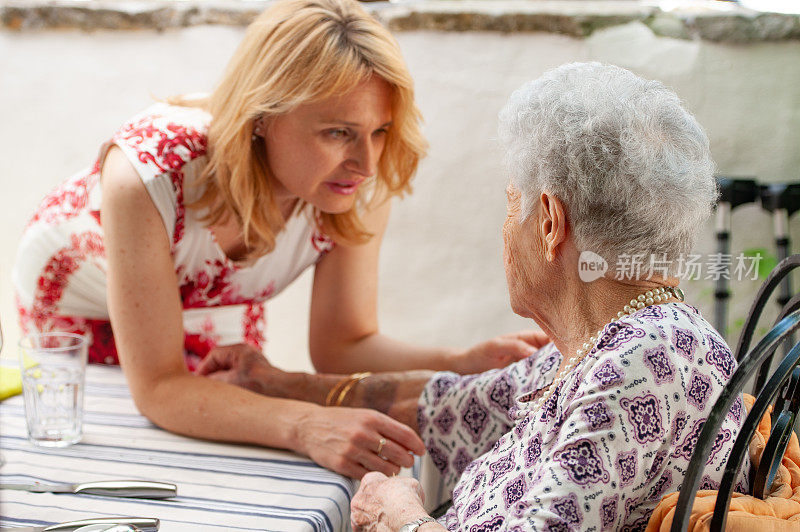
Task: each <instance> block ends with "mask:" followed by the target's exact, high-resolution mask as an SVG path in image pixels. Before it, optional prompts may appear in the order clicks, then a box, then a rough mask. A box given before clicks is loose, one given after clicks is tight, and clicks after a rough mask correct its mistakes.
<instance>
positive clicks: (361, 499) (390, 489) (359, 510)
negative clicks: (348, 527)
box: [350, 473, 428, 532]
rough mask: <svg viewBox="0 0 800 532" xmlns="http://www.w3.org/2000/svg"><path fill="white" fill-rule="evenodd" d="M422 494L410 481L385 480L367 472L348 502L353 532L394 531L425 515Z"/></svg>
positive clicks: (404, 479) (415, 484)
mask: <svg viewBox="0 0 800 532" xmlns="http://www.w3.org/2000/svg"><path fill="white" fill-rule="evenodd" d="M424 501H425V494H424V493H423V492H422V487H421V486H420V484H419V482H417V481H416V480H414V479H413V478H402V477H393V478H388V477H386V475H384V474H382V473H370V474H368V475H366V476H365V477H364V478H363V479H361V486H360V487H359V489H358V493H356V495H355V497H353V500H352V501H351V502H350V524H352V525H353V530H354V531H355V532H366V531H369V532H373V531H374V532H388V531H391V532H394V531H396V530H398V529H400V527H402V526H403V525H404V524H405V523H408V522H411V521H413V520H415V519H419V518H420V517H423V516H426V515H428V514H427V512H425V510H424V509H423V507H422V505H423V503H424Z"/></svg>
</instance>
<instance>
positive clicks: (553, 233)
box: [539, 192, 568, 262]
mask: <svg viewBox="0 0 800 532" xmlns="http://www.w3.org/2000/svg"><path fill="white" fill-rule="evenodd" d="M539 201H540V203H541V223H540V225H539V226H540V230H541V237H542V239H543V241H544V252H545V258H546V259H547V262H553V261H554V260H555V259H556V257H557V256H558V253H559V248H560V246H561V244H562V243H563V242H564V241H565V240H566V238H567V231H568V226H567V213H566V210H565V209H564V204H563V203H562V202H561V200H560V199H558V198H557V197H556V196H553V195H552V194H549V193H547V192H542V194H541V196H539Z"/></svg>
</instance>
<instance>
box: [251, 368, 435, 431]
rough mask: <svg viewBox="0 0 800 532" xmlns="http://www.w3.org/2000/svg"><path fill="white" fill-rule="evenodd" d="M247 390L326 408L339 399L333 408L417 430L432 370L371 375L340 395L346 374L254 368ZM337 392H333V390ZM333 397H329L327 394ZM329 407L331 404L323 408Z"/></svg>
mask: <svg viewBox="0 0 800 532" xmlns="http://www.w3.org/2000/svg"><path fill="white" fill-rule="evenodd" d="M253 371H254V373H253V375H252V379H251V382H252V383H253V384H252V385H251V386H248V387H249V388H250V389H251V390H253V391H255V392H258V393H260V394H263V395H269V396H272V397H281V398H285V399H294V400H298V401H307V402H311V403H316V404H318V405H323V406H326V402H327V401H328V399H329V398H332V399H334V400H336V399H338V398H339V397H340V396H341V398H342V402H341V403H339V404H336V406H349V407H355V408H371V409H373V410H377V411H379V412H382V413H384V414H386V415H388V416H390V417H392V418H394V419H396V420H398V421H400V422H401V423H403V424H405V425H408V426H409V427H411V428H412V429H414V430H415V431H416V430H417V403H418V401H419V397H420V395H421V394H422V390H423V389H424V388H425V385H426V384H427V382H428V381H429V380H430V378H431V376H432V375H433V372H432V371H428V370H415V371H401V372H391V373H374V374H372V375H369V376H368V377H366V378H363V379H361V380H360V381H357V382H354V383H353V385H352V386H351V387H350V388H349V389H348V390H347V392H346V393H344V394H341V388H342V387H341V384H342V382H343V380H347V379H348V378H349V376H348V375H329V374H309V373H287V372H283V371H280V370H276V369H275V368H272V367H268V366H262V367H257V368H254V370H253ZM337 386H338V387H339V388H340V390H334V388H337ZM332 391H333V392H337V391H338V393H334V396H333V397H331V392H332ZM327 406H332V405H327Z"/></svg>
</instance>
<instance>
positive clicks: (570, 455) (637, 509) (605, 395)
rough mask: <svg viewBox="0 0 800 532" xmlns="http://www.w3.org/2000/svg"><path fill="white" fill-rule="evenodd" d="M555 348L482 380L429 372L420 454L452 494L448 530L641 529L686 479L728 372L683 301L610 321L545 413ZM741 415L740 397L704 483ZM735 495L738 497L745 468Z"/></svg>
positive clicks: (721, 353) (717, 469)
mask: <svg viewBox="0 0 800 532" xmlns="http://www.w3.org/2000/svg"><path fill="white" fill-rule="evenodd" d="M560 361H561V354H560V353H559V352H558V350H556V349H555V347H554V346H553V344H549V345H548V346H545V347H544V348H542V349H541V350H539V351H538V352H537V353H536V354H534V355H533V356H531V357H530V358H528V359H526V360H522V361H520V362H518V363H516V364H513V365H511V366H508V367H507V368H504V369H500V370H492V371H489V372H486V373H482V374H480V375H469V376H459V375H456V374H454V373H449V372H442V373H437V374H436V375H434V377H433V378H432V379H431V380H430V381H429V382H428V384H427V386H426V387H425V390H424V391H423V394H422V396H421V397H420V403H419V412H418V420H419V428H420V434H421V435H422V439H423V440H424V441H425V443H426V445H427V447H428V452H429V453H430V456H431V458H432V460H433V462H434V464H435V465H436V467H437V468H438V469H439V471H441V473H442V475H443V478H444V482H445V483H446V487H447V488H448V489H450V488H451V487H454V489H453V500H454V504H453V507H452V508H451V509H450V511H449V512H448V513H447V515H445V516H444V517H443V518H442V519H441V522H442V524H443V525H445V526H446V527H447V528H448V529H449V530H469V531H480V530H487V531H488V530H493V531H494V530H515V531H516V530H518V531H529V530H530V531H555V530H594V531H602V530H644V528H645V527H646V525H647V521H648V519H649V517H650V514H651V513H652V511H653V509H654V508H655V507H656V505H657V504H658V502H659V500H660V499H661V497H662V496H663V495H665V494H667V493H671V492H675V491H677V490H678V488H679V487H680V484H681V481H682V480H683V476H684V472H685V471H686V468H687V466H688V464H689V459H690V458H691V455H692V450H693V449H694V445H695V443H696V441H697V437H698V435H699V433H700V429H701V427H702V425H703V422H704V421H705V419H706V417H707V416H708V414H709V412H710V410H711V407H712V405H713V404H714V401H715V400H716V398H717V396H718V395H719V393H720V392H721V391H722V387H723V385H724V384H725V383H726V382H727V381H728V379H729V378H730V376H731V375H732V373H733V371H734V369H735V368H736V362H735V360H734V357H733V355H732V354H731V351H730V349H728V347H727V345H726V344H725V341H724V340H723V339H722V338H721V337H720V335H719V334H718V333H717V332H716V331H715V330H714V328H713V327H712V326H711V325H710V324H709V323H708V322H707V321H706V320H705V319H703V317H702V316H701V315H700V313H699V312H698V311H697V309H695V308H693V307H691V306H689V305H686V304H683V303H666V304H662V305H655V306H651V307H646V308H644V309H642V310H640V311H639V312H636V313H635V314H634V315H632V316H626V317H624V318H622V319H621V320H619V321H617V322H615V323H612V324H609V325H607V326H606V327H605V328H604V329H603V332H602V334H601V337H600V341H599V342H598V344H597V346H596V347H595V348H594V349H592V351H590V352H589V354H588V355H587V356H586V357H585V358H584V359H583V361H582V362H581V363H580V364H579V365H578V366H577V367H576V368H575V369H574V370H573V371H572V372H571V373H570V374H569V375H568V376H567V377H566V378H565V379H564V380H563V381H562V383H561V385H559V386H557V387H556V390H555V392H554V393H553V395H552V396H551V397H550V398H549V399H548V400H547V401H546V402H545V404H544V405H543V407H542V409H541V410H540V411H538V412H532V411H530V410H529V408H531V407H532V404H533V403H531V402H530V400H531V399H533V398H535V397H536V396H537V392H538V391H539V390H540V389H541V388H543V387H545V386H547V385H548V384H549V383H550V382H551V381H552V380H553V379H554V377H555V373H556V372H557V371H558V367H559V365H560ZM743 421H744V405H743V403H742V400H741V398H739V399H738V400H737V401H736V402H735V403H734V405H733V408H732V409H731V412H730V414H729V415H728V417H727V418H726V419H725V422H724V424H723V425H722V428H721V430H720V432H719V435H718V436H717V441H716V444H715V445H714V448H713V450H712V452H711V455H710V457H709V460H708V462H707V464H706V468H705V474H704V476H703V481H702V485H701V487H704V488H715V487H717V486H718V485H719V481H720V479H721V478H722V473H723V471H724V468H723V464H724V463H725V459H726V458H727V456H728V453H729V452H730V449H731V447H732V446H733V441H734V439H735V437H736V435H737V434H738V432H739V428H740V427H741V424H742V422H743ZM742 470H743V471H744V472H745V473H744V474H741V475H740V478H739V481H738V483H737V491H745V489H744V486H746V485H747V484H746V480H747V479H746V475H747V474H746V472H748V471H749V463H746V464H744V466H743V468H742Z"/></svg>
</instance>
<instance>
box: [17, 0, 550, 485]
mask: <svg viewBox="0 0 800 532" xmlns="http://www.w3.org/2000/svg"><path fill="white" fill-rule="evenodd" d="M419 120H420V117H419V113H418V110H417V108H416V105H415V103H414V94H413V84H412V80H411V78H410V76H409V73H408V70H407V68H406V66H405V64H404V62H403V59H402V57H401V54H400V51H399V48H398V46H397V43H396V42H395V41H394V39H393V38H392V37H391V35H390V34H389V33H388V32H387V31H386V30H385V29H384V28H383V27H382V26H381V25H380V24H379V23H378V22H376V21H375V20H374V19H373V18H371V17H370V16H369V15H368V14H367V13H366V12H365V11H364V10H363V9H362V8H361V7H360V6H359V5H358V4H357V3H356V2H354V1H348V0H310V1H309V0H303V1H297V0H288V1H282V2H276V3H275V4H274V5H273V6H272V7H270V8H269V9H268V10H267V11H266V12H265V13H264V14H263V15H261V16H260V17H259V18H258V20H256V21H255V22H254V23H253V24H252V25H251V26H250V28H249V29H248V30H247V32H246V35H245V37H244V40H243V42H242V44H241V45H240V47H239V49H238V50H237V51H236V53H235V55H234V57H233V59H232V60H231V62H230V64H229V66H228V68H227V70H226V72H225V73H224V75H223V77H222V80H221V82H220V83H219V85H218V86H217V88H216V89H215V91H214V92H213V93H212V94H211V95H210V96H208V97H203V98H199V99H191V98H188V97H182V98H177V99H175V100H174V101H171V102H169V103H158V104H155V105H153V106H152V107H150V108H149V109H147V110H146V111H144V112H143V113H141V114H139V115H137V116H136V117H134V118H133V119H131V120H130V121H128V122H127V123H125V124H124V125H123V126H122V128H121V129H120V130H119V131H117V132H116V134H115V135H114V136H113V138H112V139H111V140H110V141H109V142H108V143H106V144H105V145H104V146H103V148H102V149H101V152H100V157H99V159H98V160H97V162H96V163H95V165H94V166H93V167H92V168H91V169H90V170H88V171H86V172H83V173H81V174H79V175H77V176H75V177H73V178H71V179H69V180H68V181H66V182H65V183H64V184H63V185H62V186H60V187H59V188H58V189H57V190H55V191H54V192H53V193H51V194H50V195H49V196H48V197H47V198H46V199H45V201H44V203H43V204H42V205H41V206H40V208H39V210H38V211H37V213H36V214H35V216H34V218H33V220H32V221H31V223H30V225H29V226H28V228H27V230H26V233H25V235H24V237H23V241H22V244H21V247H20V251H19V258H18V261H17V265H16V268H15V273H14V280H15V287H16V291H17V297H18V306H19V314H20V321H21V324H22V328H23V330H24V331H26V332H30V331H47V330H69V331H73V332H78V333H82V334H86V335H88V336H90V337H91V348H90V358H91V361H92V362H95V363H105V364H116V363H119V364H121V365H122V368H123V370H124V371H125V374H126V376H127V379H128V383H129V385H130V389H131V392H132V394H133V397H134V399H135V401H136V404H137V406H138V407H139V409H140V410H141V411H142V413H143V414H145V415H146V416H147V417H148V418H150V419H151V420H152V421H153V422H154V423H156V424H158V425H159V426H161V427H164V428H165V429H168V430H171V431H174V432H178V433H181V434H186V435H190V436H194V437H199V438H208V439H216V440H227V441H239V442H248V443H255V444H260V445H265V446H271V447H280V448H288V449H292V450H295V451H297V452H300V453H303V454H306V455H308V456H310V457H311V458H312V459H314V460H315V461H317V462H318V463H320V464H322V465H324V466H326V467H329V468H331V469H334V470H335V471H338V472H340V473H343V474H346V475H350V476H353V477H361V476H363V475H364V474H365V473H366V472H368V471H372V470H375V471H382V472H384V473H387V474H391V473H394V472H396V471H397V470H398V468H399V467H400V466H408V465H410V463H411V458H410V456H409V451H413V452H416V453H421V452H423V451H424V446H423V444H422V441H421V440H420V439H419V437H418V436H417V435H416V434H415V433H414V432H413V431H412V430H411V429H409V428H408V427H407V426H405V425H403V424H400V423H398V422H396V421H394V420H392V419H390V418H389V417H387V416H385V415H383V414H381V413H378V412H375V411H371V410H352V409H343V408H322V407H320V406H317V405H314V404H311V403H309V402H302V401H290V400H284V399H277V398H271V397H265V396H263V395H258V394H255V393H252V392H250V391H247V390H245V389H242V388H239V387H235V386H232V385H230V384H228V383H226V382H221V381H222V380H224V377H221V375H222V376H224V372H220V371H218V370H220V369H226V367H227V366H226V360H230V361H231V365H230V367H227V369H228V370H234V369H236V368H234V367H233V361H235V360H238V358H237V357H236V356H235V355H236V354H237V353H241V352H242V350H245V351H247V350H260V349H261V348H262V347H263V332H264V324H265V319H264V306H263V305H264V302H265V301H266V300H268V299H269V298H270V297H272V296H273V295H275V294H277V293H278V292H280V291H281V290H282V289H283V288H284V287H285V286H287V285H288V284H289V283H290V282H292V281H293V280H294V279H295V278H296V277H297V276H298V275H299V274H300V273H301V272H302V271H303V270H305V269H306V268H308V267H311V266H314V268H315V275H314V288H313V296H312V304H311V327H310V330H311V333H310V346H311V357H312V361H313V363H314V365H315V366H316V367H317V369H319V370H324V371H327V372H337V373H350V372H354V371H387V370H405V369H413V368H430V369H439V370H442V369H449V370H455V371H458V372H461V373H471V372H478V371H482V370H484V369H488V368H491V367H497V366H502V365H505V364H507V363H509V362H511V361H514V360H517V359H520V358H523V357H524V356H526V355H528V354H529V353H530V351H531V350H532V346H534V345H536V344H537V341H538V340H539V338H538V337H536V336H533V335H518V336H510V337H501V338H497V339H494V340H490V341H488V342H485V343H483V344H480V345H478V346H476V347H474V348H472V349H470V350H466V351H456V350H449V349H426V348H417V347H411V346H408V345H405V344H403V343H400V342H397V341H394V340H391V339H389V338H386V337H384V336H382V335H380V334H379V333H378V325H377V319H376V284H377V283H376V273H377V264H378V251H379V247H380V242H381V237H382V234H383V231H384V227H385V226H386V221H387V218H388V215H389V201H388V200H389V199H390V198H391V197H392V196H395V195H398V194H401V193H403V192H407V191H408V190H409V188H410V187H409V184H410V180H411V178H412V176H413V175H414V173H415V170H416V168H417V163H418V161H419V159H420V158H421V157H422V156H423V155H424V152H425V147H426V145H425V141H424V139H423V138H422V135H421V134H420V131H419ZM112 327H113V331H112ZM209 352H213V353H214V354H215V356H214V357H211V358H210V359H209V361H211V360H212V359H213V361H214V367H213V368H208V367H206V368H205V371H202V372H201V374H206V373H215V374H216V378H215V379H209V378H204V377H202V376H200V375H198V374H197V373H193V370H194V369H196V367H197V366H198V364H199V363H200V361H201V360H202V359H203V358H204V357H205V356H206V355H207V354H208V353H209ZM228 355H230V356H228ZM206 366H208V363H207V364H206ZM210 369H213V371H210ZM337 397H338V396H332V398H331V399H332V401H330V402H332V403H333V404H335V403H336V402H337V401H336V399H337ZM330 402H329V403H330Z"/></svg>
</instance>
